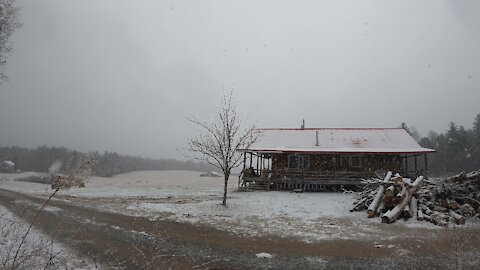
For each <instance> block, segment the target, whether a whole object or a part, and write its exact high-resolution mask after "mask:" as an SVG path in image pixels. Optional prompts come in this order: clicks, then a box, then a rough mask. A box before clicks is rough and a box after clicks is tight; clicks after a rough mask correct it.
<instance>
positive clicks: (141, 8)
mask: <svg viewBox="0 0 480 270" xmlns="http://www.w3.org/2000/svg"><path fill="white" fill-rule="evenodd" d="M18 4H19V5H20V6H21V7H22V11H21V21H22V22H23V27H22V28H21V29H19V30H18V31H17V32H16V33H15V35H14V48H15V52H14V53H13V54H12V56H11V57H10V58H9V63H8V70H7V74H8V76H9V77H10V80H9V81H8V82H6V83H4V84H3V86H0V127H1V128H0V145H2V146H6V145H20V146H27V147H36V146H39V145H42V144H48V145H56V146H62V145H63V146H66V147H69V148H73V149H78V150H83V151H88V150H99V151H104V150H109V151H117V152H120V153H123V154H132V155H141V156H149V157H157V158H168V157H173V158H181V155H180V154H179V153H178V152H177V150H176V149H177V148H181V147H183V146H184V144H185V142H186V138H187V137H189V136H191V135H193V134H195V132H197V129H196V127H195V126H193V125H192V124H191V123H189V122H188V121H186V117H187V116H189V115H196V116H197V117H199V118H201V119H210V117H211V116H212V115H213V113H214V112H215V111H216V108H217V106H218V104H219V102H220V95H221V94H222V92H223V90H222V89H227V91H228V90H229V89H232V88H233V89H234V95H235V97H236V101H237V103H238V106H239V108H240V111H241V113H242V115H245V117H247V118H248V120H249V121H250V122H252V123H254V124H255V125H256V126H258V127H299V126H300V124H301V120H302V119H305V120H306V123H307V127H395V126H398V125H399V124H400V123H401V122H407V123H408V124H409V125H413V126H415V127H416V128H417V129H418V130H419V131H420V132H421V133H422V134H423V135H426V133H427V132H428V130H435V131H438V132H443V131H444V130H446V129H447V127H448V123H449V122H450V121H455V122H456V123H458V124H461V125H465V126H466V127H471V125H472V122H473V119H474V117H475V115H476V114H477V113H480V106H479V105H478V104H479V101H480V72H479V71H480V16H478V11H480V1H475V0H468V1H467V0H465V1H461V0H455V1H454V0H452V1H446V0H429V1H427V0H424V1H417V0H416V1H339V0H332V1H319V0H314V1H279V0H272V1H258V0H256V1H198V0H197V1H196V0H192V1H159V0H149V1H147V0H143V1H120V0H110V1H106V0H77V1H73V0H72V1H65V0H56V1H53V0H42V1H37V0H18Z"/></svg>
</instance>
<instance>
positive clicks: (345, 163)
mask: <svg viewBox="0 0 480 270" xmlns="http://www.w3.org/2000/svg"><path fill="white" fill-rule="evenodd" d="M340 166H344V167H349V166H350V157H349V156H341V157H340Z"/></svg>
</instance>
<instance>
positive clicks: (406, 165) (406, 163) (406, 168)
mask: <svg viewBox="0 0 480 270" xmlns="http://www.w3.org/2000/svg"><path fill="white" fill-rule="evenodd" d="M405 172H407V173H408V155H405Z"/></svg>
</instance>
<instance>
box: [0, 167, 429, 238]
mask: <svg viewBox="0 0 480 270" xmlns="http://www.w3.org/2000/svg"><path fill="white" fill-rule="evenodd" d="M237 180H238V179H237V178H236V177H231V179H230V181H229V186H230V187H229V197H228V200H227V205H228V206H227V207H224V206H222V205H221V204H220V203H221V196H222V194H223V179H222V178H208V177H200V172H191V171H141V172H132V173H127V174H122V175H117V176H115V177H112V178H102V177H93V178H91V179H89V180H88V181H87V183H86V186H85V188H71V189H69V190H62V191H61V192H60V193H59V194H58V196H57V198H58V199H65V200H69V201H72V202H78V203H89V202H90V204H91V205H93V206H94V207H97V208H100V209H103V210H107V211H114V212H121V213H127V214H130V215H138V216H146V217H149V218H150V219H154V220H155V219H158V218H167V219H171V220H175V221H180V222H189V223H193V224H200V225H209V226H214V227H216V228H219V229H221V230H226V231H230V232H233V233H237V234H241V235H245V236H259V235H269V236H271V235H273V236H277V237H298V238H300V239H301V240H303V241H307V242H311V241H318V240H325V239H369V238H370V239H371V238H372V235H373V234H375V239H379V240H393V239H395V237H399V238H400V237H404V236H407V235H411V234H412V233H416V234H418V235H419V236H420V237H428V236H429V235H430V234H431V233H433V232H435V231H436V230H438V227H437V226H434V225H433V224H430V223H427V222H418V221H416V220H413V219H411V220H409V221H398V222H396V223H395V224H382V223H381V222H380V219H379V218H374V219H368V218H367V215H366V213H364V212H353V213H351V212H350V211H349V209H350V208H351V207H352V202H353V201H354V200H353V194H349V193H326V192H323V193H321V192H319V193H290V192H284V191H282V192H280V191H270V192H268V191H255V192H240V191H238V190H237ZM0 188H6V189H10V190H15V191H20V192H27V193H31V194H35V195H38V196H48V195H49V192H51V190H50V187H49V186H48V185H45V184H36V183H26V182H17V181H0ZM91 202H94V203H91ZM392 231H395V233H392Z"/></svg>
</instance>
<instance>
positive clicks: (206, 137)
mask: <svg viewBox="0 0 480 270" xmlns="http://www.w3.org/2000/svg"><path fill="white" fill-rule="evenodd" d="M232 95H233V93H232V92H230V94H229V95H226V94H225V95H223V97H222V103H221V107H220V110H219V112H218V114H217V116H218V118H216V119H213V120H212V121H211V122H204V121H200V120H198V119H197V118H196V117H191V118H189V120H190V121H191V122H192V123H194V124H196V125H198V126H199V127H201V129H202V131H203V133H201V134H200V135H198V136H196V137H193V138H190V139H188V147H187V151H188V153H187V156H188V157H190V158H194V159H197V160H201V161H204V162H207V163H208V164H211V165H213V166H214V167H216V168H219V169H220V170H222V171H223V174H224V180H225V185H224V192H223V202H222V204H223V205H226V204H227V185H228V178H229V177H230V173H231V171H232V169H233V168H235V167H238V166H239V165H240V163H241V160H242V154H241V153H240V152H238V151H237V150H239V149H247V148H249V147H250V146H251V145H252V144H253V143H254V142H256V141H257V140H258V137H259V132H258V131H257V130H256V129H255V127H254V126H253V125H251V126H246V125H245V124H244V123H243V122H242V121H241V119H240V118H239V116H238V113H237V106H236V105H235V104H234V103H233V102H232Z"/></svg>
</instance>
